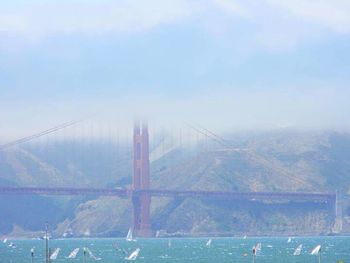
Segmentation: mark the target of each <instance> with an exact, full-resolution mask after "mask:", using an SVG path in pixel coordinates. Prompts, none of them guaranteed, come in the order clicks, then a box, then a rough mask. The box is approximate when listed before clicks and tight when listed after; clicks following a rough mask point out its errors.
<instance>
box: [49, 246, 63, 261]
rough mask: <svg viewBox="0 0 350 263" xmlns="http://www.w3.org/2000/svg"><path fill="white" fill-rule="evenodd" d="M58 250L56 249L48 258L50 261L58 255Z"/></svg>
mask: <svg viewBox="0 0 350 263" xmlns="http://www.w3.org/2000/svg"><path fill="white" fill-rule="evenodd" d="M60 250H61V249H60V248H56V249H55V251H54V252H53V253H52V254H51V256H50V260H55V259H56V258H57V256H58V254H59V253H60Z"/></svg>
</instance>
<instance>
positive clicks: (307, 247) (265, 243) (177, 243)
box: [0, 237, 350, 263]
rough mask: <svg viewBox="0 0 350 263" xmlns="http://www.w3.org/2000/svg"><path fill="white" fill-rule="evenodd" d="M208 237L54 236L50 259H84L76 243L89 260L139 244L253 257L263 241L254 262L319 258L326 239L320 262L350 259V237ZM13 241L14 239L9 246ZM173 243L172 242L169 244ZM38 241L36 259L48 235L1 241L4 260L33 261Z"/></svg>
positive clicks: (170, 253)
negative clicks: (317, 248)
mask: <svg viewBox="0 0 350 263" xmlns="http://www.w3.org/2000/svg"><path fill="white" fill-rule="evenodd" d="M208 239H209V238H174V239H171V241H170V242H169V239H160V238H157V239H139V240H137V241H136V242H133V241H132V242H126V241H125V240H124V239H117V238H116V239H111V238H109V239H54V240H50V247H51V248H60V249H61V250H60V253H59V255H58V257H57V259H56V260H54V261H52V262H72V263H74V262H83V253H82V250H80V252H79V253H78V255H77V257H76V258H75V259H67V256H68V255H69V253H70V252H71V251H72V250H73V249H75V248H78V247H79V248H83V247H87V248H89V250H90V251H91V252H92V253H93V254H94V255H95V256H96V257H97V258H101V259H100V260H99V261H95V260H94V259H93V258H91V257H89V256H88V255H87V256H86V262H101V263H102V262H103V263H113V262H130V261H127V260H125V257H126V255H125V253H127V254H130V253H132V252H133V251H134V250H135V249H137V248H140V253H139V257H138V258H137V259H136V260H135V261H134V262H144V263H151V262H152V263H157V262H191V263H197V262H198V263H199V262H200V263H204V262H208V263H209V262H215V263H225V262H242V263H244V262H253V258H252V255H251V254H252V253H251V250H252V247H253V246H254V245H256V244H257V243H261V250H260V251H259V252H258V254H257V257H256V263H259V262H261V263H273V262H276V263H278V262H283V263H292V262H295V263H297V262H300V263H301V262H305V263H313V262H315V263H316V262H318V260H319V259H318V256H313V255H310V251H311V250H312V248H313V247H315V246H316V245H318V244H321V245H322V250H321V262H327V263H330V262H337V260H342V261H343V262H347V263H350V237H305V238H302V237H296V238H293V239H292V241H291V242H289V243H288V242H287V239H288V238H285V237H283V238H281V237H279V238H265V237H264V238H262V237H255V238H253V237H248V238H246V239H243V238H212V243H211V245H210V247H208V246H206V243H207V241H208ZM10 242H12V243H14V244H15V245H16V247H15V248H13V247H10V246H9V244H10ZM169 243H170V244H169ZM299 244H303V249H302V252H301V255H300V256H293V252H294V249H295V248H296V247H297V246H298V245H299ZM32 247H35V254H34V262H44V256H43V255H44V251H45V241H43V240H8V241H7V243H3V242H1V243H0V262H1V263H28V262H31V254H30V250H31V248H32Z"/></svg>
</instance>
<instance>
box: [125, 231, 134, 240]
mask: <svg viewBox="0 0 350 263" xmlns="http://www.w3.org/2000/svg"><path fill="white" fill-rule="evenodd" d="M126 241H133V238H132V230H131V228H129V231H128V234H127V235H126Z"/></svg>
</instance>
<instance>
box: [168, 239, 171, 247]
mask: <svg viewBox="0 0 350 263" xmlns="http://www.w3.org/2000/svg"><path fill="white" fill-rule="evenodd" d="M168 248H171V239H169V240H168Z"/></svg>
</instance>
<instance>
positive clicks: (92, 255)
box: [85, 248, 101, 260]
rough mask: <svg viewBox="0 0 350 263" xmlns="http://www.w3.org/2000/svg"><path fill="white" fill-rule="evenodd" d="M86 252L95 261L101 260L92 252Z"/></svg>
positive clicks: (88, 250)
mask: <svg viewBox="0 0 350 263" xmlns="http://www.w3.org/2000/svg"><path fill="white" fill-rule="evenodd" d="M85 250H86V251H87V252H88V254H89V257H90V258H92V259H93V260H101V258H98V257H96V256H95V255H94V254H93V253H92V252H91V250H90V249H88V248H85Z"/></svg>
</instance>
